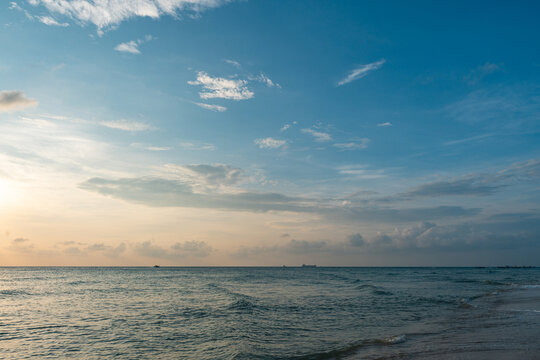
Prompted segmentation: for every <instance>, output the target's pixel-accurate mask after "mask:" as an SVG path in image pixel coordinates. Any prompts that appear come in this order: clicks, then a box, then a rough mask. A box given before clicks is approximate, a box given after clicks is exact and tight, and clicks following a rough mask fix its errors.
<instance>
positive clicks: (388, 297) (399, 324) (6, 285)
mask: <svg viewBox="0 0 540 360" xmlns="http://www.w3.org/2000/svg"><path fill="white" fill-rule="evenodd" d="M539 275H540V269H535V268H533V269H490V268H487V269H472V268H468V269H465V268H163V267H162V268H0V355H1V356H0V358H2V359H27V358H47V357H48V358H69V357H73V358H85V359H103V358H112V357H115V358H120V359H134V358H137V359H178V358H189V359H287V358H290V359H347V358H351V359H356V358H362V359H365V358H367V359H370V358H394V357H395V358H453V357H454V356H457V355H456V354H462V357H463V358H484V357H485V358H497V356H500V357H501V358H506V356H508V354H519V355H520V358H525V359H527V358H530V359H535V358H540V340H538V339H540V312H539V311H540V306H539V304H540V287H539V284H540V280H539V279H540V277H539ZM488 355H490V356H491V357H488ZM483 356H484V357H483Z"/></svg>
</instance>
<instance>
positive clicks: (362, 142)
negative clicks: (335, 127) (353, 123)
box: [334, 138, 371, 150]
mask: <svg viewBox="0 0 540 360" xmlns="http://www.w3.org/2000/svg"><path fill="white" fill-rule="evenodd" d="M370 141H371V140H370V139H368V138H361V139H359V140H358V141H352V142H348V143H336V144H334V147H337V148H338V149H341V150H357V149H365V148H367V147H368V144H369V142H370Z"/></svg>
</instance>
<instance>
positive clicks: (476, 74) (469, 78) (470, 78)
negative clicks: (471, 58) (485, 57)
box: [464, 62, 502, 85]
mask: <svg viewBox="0 0 540 360" xmlns="http://www.w3.org/2000/svg"><path fill="white" fill-rule="evenodd" d="M501 68H502V64H492V63H489V62H486V63H485V64H484V65H482V66H479V67H477V68H476V69H474V70H472V71H471V72H470V73H469V74H467V75H466V76H465V77H464V80H465V81H466V82H467V83H468V84H469V85H475V84H477V83H478V82H480V81H481V80H482V79H483V78H484V77H486V76H488V75H490V74H493V73H495V72H498V71H500V70H501Z"/></svg>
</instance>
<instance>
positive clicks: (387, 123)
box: [377, 122, 392, 127]
mask: <svg viewBox="0 0 540 360" xmlns="http://www.w3.org/2000/svg"><path fill="white" fill-rule="evenodd" d="M377 126H380V127H387V126H392V123H391V122H383V123H379V124H377Z"/></svg>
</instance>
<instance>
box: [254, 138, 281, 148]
mask: <svg viewBox="0 0 540 360" xmlns="http://www.w3.org/2000/svg"><path fill="white" fill-rule="evenodd" d="M254 142H255V144H257V145H259V147H260V148H261V149H277V148H280V147H282V146H283V145H285V144H286V143H287V142H286V141H285V140H279V139H274V138H271V137H268V138H265V139H255V141H254Z"/></svg>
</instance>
